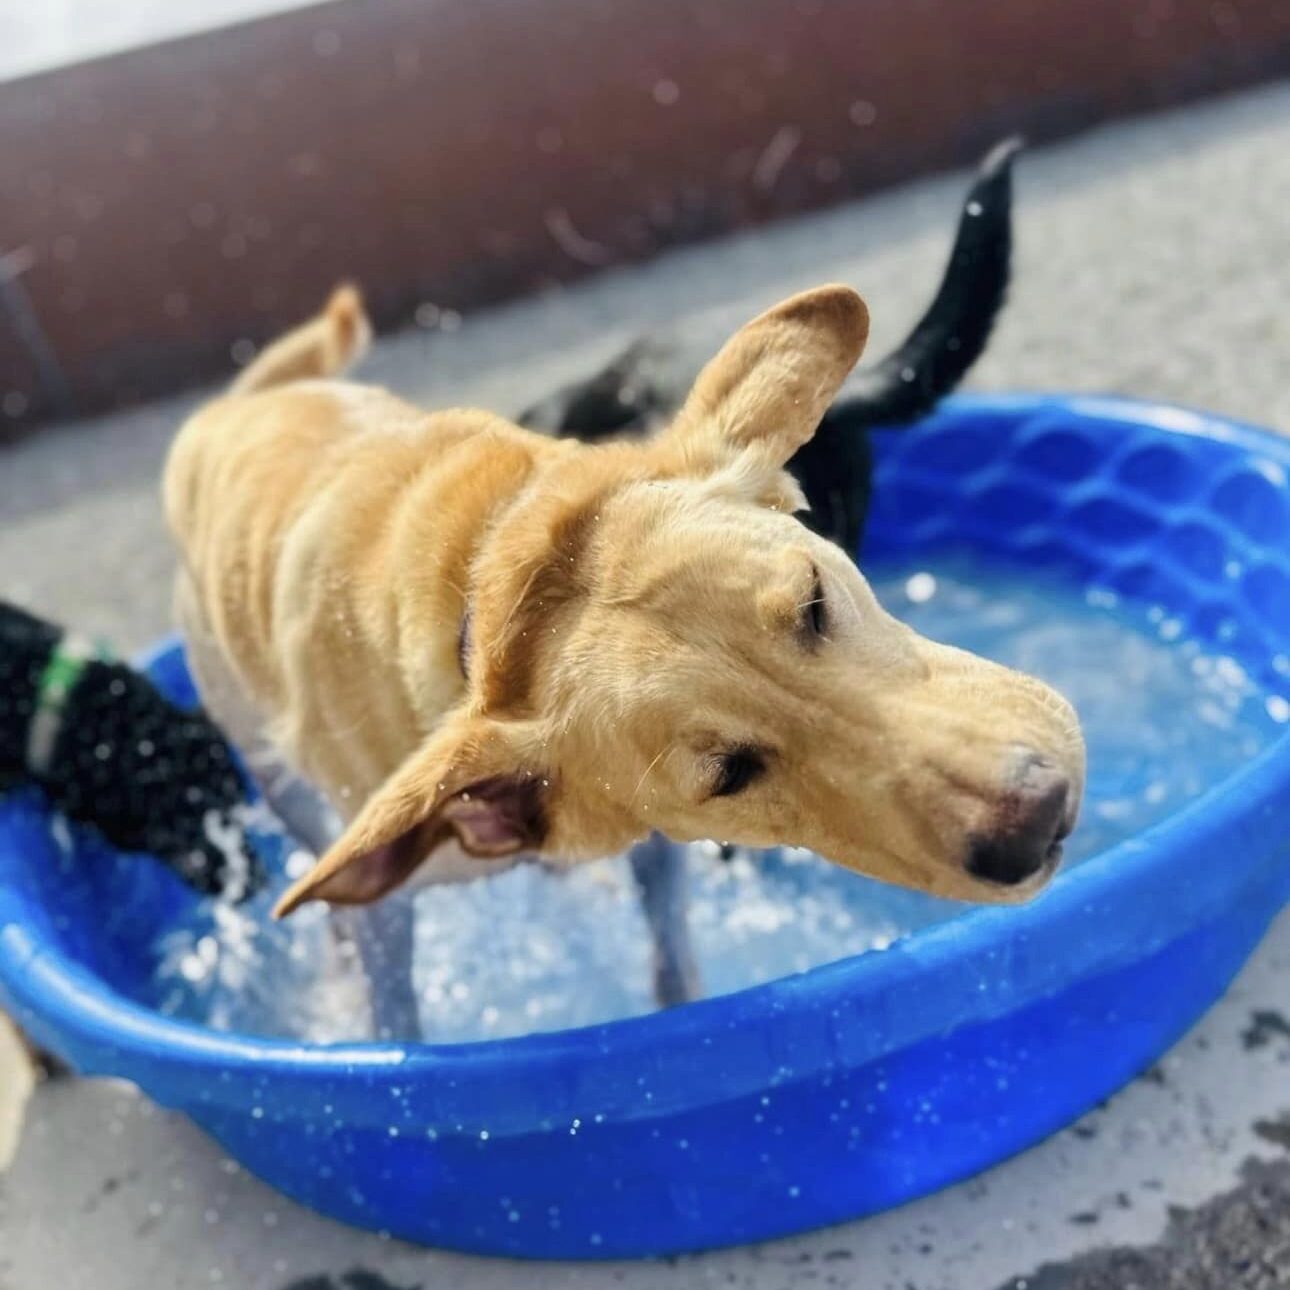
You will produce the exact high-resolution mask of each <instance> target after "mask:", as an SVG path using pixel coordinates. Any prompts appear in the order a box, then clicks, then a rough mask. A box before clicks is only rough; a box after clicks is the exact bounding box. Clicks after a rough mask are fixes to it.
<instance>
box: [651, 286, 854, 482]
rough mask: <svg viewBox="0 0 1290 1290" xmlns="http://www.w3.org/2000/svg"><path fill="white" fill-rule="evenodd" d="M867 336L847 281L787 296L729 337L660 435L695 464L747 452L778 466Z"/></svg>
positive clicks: (710, 465) (716, 463)
mask: <svg viewBox="0 0 1290 1290" xmlns="http://www.w3.org/2000/svg"><path fill="white" fill-rule="evenodd" d="M868 337H869V311H868V310H867V309H866V308H865V303H864V301H863V300H861V299H860V297H859V296H858V295H857V294H856V293H855V292H854V291H852V290H851V288H850V287H843V286H828V287H816V288H815V289H814V290H813V291H804V292H802V293H801V294H800V295H796V296H791V297H790V298H789V299H788V300H785V301H783V302H782V303H781V304H778V305H776V306H775V307H774V308H773V309H770V310H768V311H767V312H766V313H764V314H762V315H761V316H760V317H759V318H754V319H753V321H752V322H750V323H748V324H747V325H746V326H744V327H741V328H740V329H739V331H737V332H736V333H735V334H734V335H733V336H732V337H731V338H730V340H728V341H727V342H726V344H725V345H724V346H723V347H722V349H721V352H720V353H718V355H717V356H716V358H714V359H713V360H712V361H711V362H710V363H709V364H708V365H707V366H706V367H705V368H704V369H703V371H702V372H700V373H699V376H698V379H697V380H696V381H695V383H694V386H693V388H692V389H691V391H690V395H689V397H688V398H687V399H686V401H685V404H684V406H683V407H682V409H681V411H680V413H679V414H678V415H677V418H676V421H675V422H674V423H673V425H672V427H671V429H669V430H668V431H667V432H666V433H665V434H664V435H663V436H662V439H661V440H660V443H661V444H662V445H665V446H666V447H667V448H668V449H671V450H674V451H680V452H681V453H683V454H684V457H685V460H686V465H687V467H688V468H689V469H691V470H694V471H698V472H708V471H716V470H721V469H723V468H725V467H726V466H728V465H729V464H730V462H731V461H732V460H733V459H734V458H736V457H738V456H741V455H744V454H746V453H751V454H752V455H753V457H755V459H756V460H757V462H758V464H760V465H762V466H763V467H769V468H773V469H776V470H777V469H779V468H781V467H782V466H784V465H785V464H786V463H787V462H788V460H789V458H791V457H792V456H793V454H794V453H795V452H796V451H797V450H798V449H799V448H800V447H801V446H802V445H803V444H804V443H805V442H806V441H807V440H808V439H809V438H810V437H811V436H812V435H813V434H814V433H815V431H816V428H817V427H818V426H819V424H820V419H821V418H822V417H823V416H824V413H825V411H826V410H827V409H828V406H829V404H830V403H831V402H832V401H833V396H834V395H835V394H836V393H837V392H838V388H839V387H840V386H841V384H842V382H843V381H844V380H846V377H847V374H848V373H849V372H850V371H851V369H852V368H853V367H854V366H855V364H856V361H857V360H858V359H859V357H860V355H861V354H862V353H863V352H864V346H865V341H866V340H867V339H868Z"/></svg>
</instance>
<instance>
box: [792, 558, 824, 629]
mask: <svg viewBox="0 0 1290 1290" xmlns="http://www.w3.org/2000/svg"><path fill="white" fill-rule="evenodd" d="M828 630H829V605H828V601H827V600H826V599H825V596H824V582H823V580H822V579H821V577H820V571H819V569H818V568H815V569H813V570H812V579H811V595H810V598H809V599H808V600H807V601H805V602H804V603H803V605H802V614H801V618H800V619H799V620H798V634H799V635H800V636H801V638H802V640H803V641H804V642H805V643H806V645H807V646H808V648H814V646H816V645H818V644H819V643H820V641H822V640H824V639H826V636H827V633H828Z"/></svg>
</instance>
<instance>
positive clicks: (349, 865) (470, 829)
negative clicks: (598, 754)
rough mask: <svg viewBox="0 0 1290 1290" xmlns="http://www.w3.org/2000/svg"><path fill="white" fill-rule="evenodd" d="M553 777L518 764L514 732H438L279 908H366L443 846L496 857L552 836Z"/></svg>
mask: <svg viewBox="0 0 1290 1290" xmlns="http://www.w3.org/2000/svg"><path fill="white" fill-rule="evenodd" d="M546 786H547V780H546V779H545V778H544V777H542V776H541V775H540V774H538V773H531V772H529V771H528V770H526V769H525V768H523V766H522V765H521V759H520V758H519V756H518V754H517V752H516V750H515V748H514V747H513V743H512V740H511V737H510V734H509V732H508V730H507V728H506V727H505V726H504V725H503V724H502V723H500V722H496V721H490V720H487V719H483V718H471V717H459V718H456V719H454V720H450V722H449V723H448V725H447V726H446V727H445V728H444V729H442V730H440V731H438V732H436V733H435V734H434V735H432V736H431V737H430V739H429V740H428V741H427V742H426V743H425V744H423V745H422V747H421V748H419V749H418V750H417V751H416V752H414V753H413V754H412V755H411V756H410V757H408V759H407V760H406V761H405V762H404V763H403V765H402V766H400V767H399V768H398V770H396V771H395V772H394V774H392V775H391V776H390V778H389V779H387V780H386V781H385V783H384V784H382V785H381V787H380V788H379V789H377V791H376V792H375V793H373V794H372V796H371V797H370V798H369V799H368V801H367V803H366V805H365V806H364V807H363V809H362V810H361V811H360V812H359V814H358V816H357V817H356V818H355V819H354V821H353V822H352V823H351V824H350V826H349V827H348V828H347V829H346V830H345V832H344V833H343V834H342V835H341V837H340V838H339V839H338V840H337V841H336V842H335V844H334V845H333V846H332V847H331V848H330V850H328V851H327V853H326V854H325V855H324V856H322V857H321V859H319V861H318V863H317V864H316V865H315V866H314V868H313V869H312V870H311V871H310V872H309V873H307V874H306V875H305V876H304V877H303V878H300V879H299V880H297V881H296V882H294V883H293V884H292V885H291V886H290V887H289V888H288V889H287V891H286V892H285V893H284V894H283V896H282V898H281V899H280V900H279V901H278V903H277V906H276V907H275V908H274V911H273V914H274V917H275V918H282V917H284V916H285V915H287V914H289V913H291V912H292V910H294V909H296V908H297V907H298V906H300V905H302V904H304V903H305V902H306V901H310V900H325V901H328V902H330V903H331V904H335V905H365V904H368V903H369V902H371V901H373V900H378V899H379V898H380V897H381V896H384V895H385V894H386V893H387V892H389V891H392V890H394V888H395V887H397V886H399V885H400V884H401V883H402V882H404V881H406V880H407V878H409V877H410V876H411V874H412V872H413V870H415V869H416V867H417V866H418V865H419V864H420V863H421V862H422V861H423V860H424V859H425V858H426V857H427V856H428V855H429V854H430V852H431V851H432V850H433V849H434V848H435V847H436V846H437V845H439V843H441V842H443V841H446V840H447V839H449V838H450V837H452V836H454V835H455V836H456V839H457V841H458V843H459V844H460V845H461V848H462V850H463V851H465V852H466V853H467V854H468V855H472V856H477V857H479V858H480V859H499V858H501V857H503V856H509V855H515V854H516V853H517V852H520V851H527V850H530V849H532V848H534V847H537V846H538V845H539V844H540V843H541V842H542V839H543V837H544V835H545V831H546V822H545V816H544V807H545V797H546V791H547V789H546Z"/></svg>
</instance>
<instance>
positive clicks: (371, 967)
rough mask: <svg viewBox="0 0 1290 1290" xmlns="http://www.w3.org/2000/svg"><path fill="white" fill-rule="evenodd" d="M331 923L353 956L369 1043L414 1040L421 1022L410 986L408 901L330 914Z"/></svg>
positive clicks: (406, 897) (397, 899)
mask: <svg viewBox="0 0 1290 1290" xmlns="http://www.w3.org/2000/svg"><path fill="white" fill-rule="evenodd" d="M331 922H332V926H333V927H334V928H335V929H336V932H337V933H338V935H340V936H341V937H343V938H344V939H345V940H346V941H348V942H349V943H350V944H351V945H353V947H354V949H355V951H356V952H357V954H358V961H359V965H360V966H361V968H362V971H363V976H364V977H365V978H366V981H367V998H368V1007H369V1011H370V1014H371V1021H372V1037H373V1038H374V1039H381V1040H394V1041H398V1040H413V1039H420V1038H421V1017H420V1013H419V1011H418V1009H417V995H416V990H415V988H414V987H413V984H412V950H413V933H414V929H415V922H414V918H413V908H412V898H411V896H410V895H407V894H406V893H405V894H401V895H395V896H390V897H387V898H386V899H385V900H380V901H377V902H376V904H374V905H364V906H363V907H362V908H353V909H333V910H332V912H331Z"/></svg>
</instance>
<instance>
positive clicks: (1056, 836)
mask: <svg viewBox="0 0 1290 1290" xmlns="http://www.w3.org/2000/svg"><path fill="white" fill-rule="evenodd" d="M1009 778H1010V781H1011V782H1010V784H1009V786H1008V788H1007V789H1005V791H1004V794H1003V797H1002V800H1001V802H1000V806H999V810H998V812H997V816H996V820H995V826H994V828H993V829H991V830H990V832H988V833H982V834H979V835H977V836H976V837H973V838H971V839H970V840H969V842H968V854H967V862H966V865H965V867H966V869H967V871H968V873H970V874H971V875H972V876H973V877H974V878H982V879H984V880H985V881H986V882H994V883H998V884H999V885H1001V886H1005V887H1015V886H1016V885H1017V884H1018V883H1022V882H1025V881H1026V879H1027V878H1032V877H1034V875H1035V874H1037V873H1039V871H1040V870H1041V869H1043V868H1044V867H1045V866H1051V865H1053V864H1054V863H1055V862H1056V861H1057V860H1058V859H1060V857H1061V843H1062V839H1063V838H1064V837H1065V836H1066V834H1067V832H1069V825H1068V820H1067V811H1068V807H1069V804H1070V793H1071V785H1070V781H1069V780H1068V779H1067V778H1066V776H1065V775H1063V774H1062V773H1061V772H1060V771H1058V770H1056V769H1054V768H1053V767H1052V765H1051V764H1050V763H1049V762H1047V761H1046V760H1045V759H1044V758H1043V757H1040V756H1039V755H1037V754H1035V753H1029V752H1027V753H1025V754H1023V755H1021V756H1019V757H1018V759H1017V762H1016V764H1015V766H1014V768H1013V771H1012V774H1011V775H1010V776H1009Z"/></svg>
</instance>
